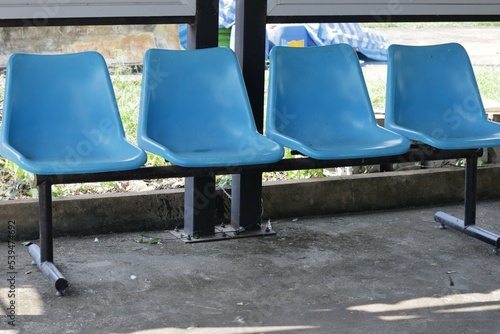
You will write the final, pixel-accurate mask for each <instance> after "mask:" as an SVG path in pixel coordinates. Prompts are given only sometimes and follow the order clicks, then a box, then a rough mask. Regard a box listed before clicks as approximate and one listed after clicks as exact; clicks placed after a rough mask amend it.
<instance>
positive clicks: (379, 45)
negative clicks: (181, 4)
mask: <svg viewBox="0 0 500 334" xmlns="http://www.w3.org/2000/svg"><path fill="white" fill-rule="evenodd" d="M235 5H236V0H219V28H231V27H232V26H233V25H234V21H235ZM267 35H268V41H269V49H270V48H272V46H274V45H295V46H322V45H330V44H338V43H346V44H349V45H351V46H352V47H353V48H355V49H356V50H357V51H359V52H360V53H361V54H363V55H364V56H366V57H367V58H370V59H374V60H379V61H386V60H387V48H388V47H389V42H388V41H387V40H386V39H385V38H384V37H383V36H382V35H381V34H379V33H377V32H376V31H374V30H372V29H366V28H363V27H361V26H360V25H359V24H358V23H309V24H277V25H268V26H267ZM283 36H286V38H283ZM179 38H180V42H181V45H182V46H183V47H186V44H187V26H186V25H182V24H181V25H180V26H179ZM301 43H302V45H301ZM268 51H269V50H268Z"/></svg>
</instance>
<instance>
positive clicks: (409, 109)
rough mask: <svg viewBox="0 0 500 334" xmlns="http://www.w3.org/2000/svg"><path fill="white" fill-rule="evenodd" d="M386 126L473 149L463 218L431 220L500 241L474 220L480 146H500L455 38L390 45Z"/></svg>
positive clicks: (499, 131) (441, 145)
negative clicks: (443, 41)
mask: <svg viewBox="0 0 500 334" xmlns="http://www.w3.org/2000/svg"><path fill="white" fill-rule="evenodd" d="M385 126H386V127H387V128H389V129H391V130H393V131H395V132H398V133H400V134H402V135H404V136H406V137H408V138H410V139H412V140H414V141H417V142H421V143H424V144H427V145H430V146H432V147H434V148H438V149H442V150H458V149H464V150H465V149H471V150H472V151H474V150H476V153H474V154H469V155H468V157H467V160H466V161H467V163H466V170H465V171H466V172H465V194H464V206H465V212H464V219H463V220H461V219H458V218H456V217H454V216H451V215H449V214H447V213H444V212H442V211H438V212H436V214H435V215H434V220H435V221H436V222H438V223H440V224H441V225H442V226H449V227H452V228H454V229H456V230H458V231H461V232H463V233H465V234H468V235H470V236H472V237H474V238H476V239H479V240H481V241H484V242H487V243H489V244H491V245H494V246H495V250H498V248H499V247H500V235H498V234H495V233H492V232H490V231H488V230H485V229H483V228H481V227H479V226H476V200H477V198H476V194H477V162H478V154H479V150H478V149H479V148H486V147H494V146H500V124H499V123H495V122H491V121H489V120H488V119H487V117H486V112H485V110H484V107H483V103H482V101H481V96H480V94H479V89H478V87H477V83H476V79H475V76H474V72H473V69H472V65H471V63H470V60H469V56H468V55H467V52H466V51H465V49H464V48H463V47H462V46H461V45H459V44H456V43H449V44H441V45H430V46H403V45H391V46H390V47H389V58H388V73H387V100H386V115H385Z"/></svg>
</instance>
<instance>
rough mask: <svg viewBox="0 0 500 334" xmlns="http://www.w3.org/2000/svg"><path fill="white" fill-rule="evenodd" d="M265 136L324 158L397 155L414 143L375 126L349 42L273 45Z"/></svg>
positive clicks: (357, 64)
mask: <svg viewBox="0 0 500 334" xmlns="http://www.w3.org/2000/svg"><path fill="white" fill-rule="evenodd" d="M266 135H267V136H268V137H269V138H271V139H272V140H274V141H276V142H277V143H279V144H281V145H283V146H286V147H289V148H291V149H293V150H296V151H299V152H300V153H301V154H303V155H306V156H309V157H311V158H315V159H321V160H329V159H354V158H371V157H379V156H391V155H399V154H402V153H405V152H406V151H408V149H409V146H410V143H409V141H408V140H407V139H406V138H403V137H402V136H401V135H398V134H396V133H394V132H391V131H388V130H386V129H384V128H382V127H380V126H378V125H377V122H376V119H375V115H374V113H373V109H372V106H371V102H370V98H369V96H368V91H367V89H366V85H365V82H364V78H363V74H362V71H361V67H360V65H359V60H358V57H357V55H356V53H355V51H354V50H353V48H352V47H351V46H349V45H347V44H336V45H330V46H321V47H310V48H290V47H279V46H277V47H274V48H273V49H272V51H271V56H270V73H269V89H268V108H267V119H266Z"/></svg>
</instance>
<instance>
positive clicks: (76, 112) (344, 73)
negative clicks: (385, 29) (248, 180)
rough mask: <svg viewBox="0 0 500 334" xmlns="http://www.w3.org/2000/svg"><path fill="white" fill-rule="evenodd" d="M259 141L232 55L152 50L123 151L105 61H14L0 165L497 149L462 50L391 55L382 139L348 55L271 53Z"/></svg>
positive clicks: (104, 167) (98, 166) (103, 168)
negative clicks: (414, 144) (417, 146)
mask: <svg viewBox="0 0 500 334" xmlns="http://www.w3.org/2000/svg"><path fill="white" fill-rule="evenodd" d="M266 117H267V119H266V136H263V135H261V134H259V133H258V132H257V129H256V126H255V122H254V120H253V116H252V111H251V107H250V104H249V101H248V97H247V93H246V90H245V85H244V82H243V78H242V75H241V72H240V69H239V65H238V61H237V59H236V57H235V55H234V53H233V52H232V51H231V50H229V49H226V48H213V49H202V50H192V51H172V50H158V49H154V50H149V51H147V53H146V55H145V57H144V72H143V85H142V95H141V105H140V114H139V120H138V136H137V143H138V146H139V148H138V147H136V146H134V145H132V144H130V143H129V142H127V141H126V140H125V134H124V131H123V126H122V123H121V119H120V114H119V111H118V107H117V105H116V101H115V97H114V93H113V86H112V83H111V80H110V77H109V73H108V70H107V66H106V63H105V61H104V59H103V58H102V57H101V56H100V55H99V54H98V53H95V52H86V53H80V54H69V55H28V54H15V55H13V56H12V57H11V58H10V60H9V62H8V67H7V79H6V90H5V102H4V112H3V125H2V129H3V131H2V140H1V151H0V153H1V155H2V156H4V157H5V158H7V159H9V160H11V161H13V162H15V163H16V164H18V165H19V166H20V167H22V168H24V169H26V170H27V171H30V172H33V173H35V174H41V175H45V174H46V175H53V174H76V173H96V172H108V171H119V170H126V169H134V168H138V167H140V166H142V165H143V164H144V163H145V161H146V154H145V153H144V151H143V150H146V151H149V152H151V153H154V154H157V155H160V156H162V157H163V158H165V159H166V160H167V161H170V162H172V163H174V164H177V165H179V166H186V167H211V166H238V165H248V164H262V163H272V162H276V161H278V160H280V159H281V158H282V156H283V149H282V147H281V146H284V147H289V148H291V149H293V150H296V151H299V152H300V153H302V154H303V155H306V156H309V157H312V158H315V159H349V158H370V157H376V156H388V155H398V154H402V153H404V152H406V151H407V150H408V149H409V147H410V140H414V141H420V142H423V143H426V144H428V145H431V146H433V147H436V148H440V149H465V148H486V147H494V146H500V125H499V124H497V123H494V122H491V121H489V120H488V119H487V117H486V113H485V111H484V108H483V105H482V102H481V97H480V94H479V90H478V88H477V84H476V81H475V78H474V73H473V70H472V67H471V65H470V61H469V58H468V56H467V53H466V52H465V50H464V49H463V48H462V47H461V46H460V45H458V44H446V45H438V46H425V47H416V46H413V47H412V46H398V45H392V46H391V47H390V50H389V63H388V82H387V108H386V118H385V129H384V128H382V127H380V126H378V125H377V123H376V120H375V116H374V113H373V110H372V106H371V103H370V99H369V95H368V91H367V88H366V85H365V82H364V79H363V73H362V71H361V68H360V65H359V62H358V59H357V56H356V53H355V52H354V50H353V49H352V47H350V46H349V45H343V44H339V45H332V46H327V47H312V48H288V47H277V48H275V49H274V51H273V52H272V55H271V68H270V74H269V90H268V110H267V115H266Z"/></svg>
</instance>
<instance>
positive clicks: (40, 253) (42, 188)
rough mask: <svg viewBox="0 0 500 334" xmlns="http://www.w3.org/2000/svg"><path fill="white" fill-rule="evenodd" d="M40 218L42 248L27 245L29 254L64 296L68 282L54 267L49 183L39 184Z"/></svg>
mask: <svg viewBox="0 0 500 334" xmlns="http://www.w3.org/2000/svg"><path fill="white" fill-rule="evenodd" d="M38 193H39V194H38V218H39V225H40V247H39V246H38V245H35V244H32V243H27V244H26V246H27V247H28V253H29V254H30V256H31V258H32V259H33V261H34V263H35V264H36V265H37V266H38V268H40V271H41V272H42V273H43V274H44V275H45V276H46V277H47V278H48V279H49V281H50V282H51V283H52V284H53V285H54V287H55V288H56V290H57V293H58V295H60V296H63V295H64V291H65V290H66V288H67V287H68V281H67V280H66V279H65V278H64V276H63V275H62V274H61V273H60V272H59V270H58V269H57V268H56V266H55V265H54V263H53V262H54V246H53V238H52V184H51V183H50V182H48V181H45V182H42V183H39V184H38Z"/></svg>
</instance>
